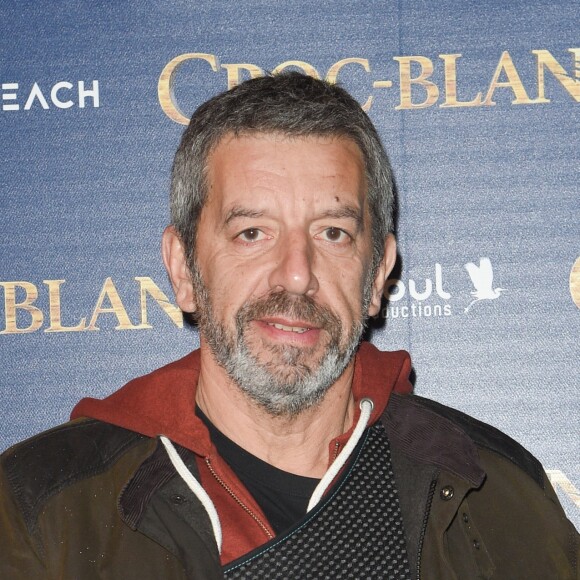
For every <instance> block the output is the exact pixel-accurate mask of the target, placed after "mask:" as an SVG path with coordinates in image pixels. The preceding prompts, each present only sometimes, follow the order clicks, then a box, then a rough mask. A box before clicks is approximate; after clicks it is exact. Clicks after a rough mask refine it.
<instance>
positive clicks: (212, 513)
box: [160, 398, 374, 554]
mask: <svg viewBox="0 0 580 580" xmlns="http://www.w3.org/2000/svg"><path fill="white" fill-rule="evenodd" d="M359 406H360V417H359V420H358V422H357V424H356V427H355V428H354V430H353V432H352V435H351V436H350V438H349V440H348V441H347V443H346V445H345V446H344V448H343V450H342V451H341V452H340V453H339V454H338V456H337V458H336V459H335V460H334V461H333V462H332V465H331V466H330V467H329V468H328V471H327V472H326V473H325V474H324V476H323V478H322V479H321V480H320V481H319V483H318V485H317V486H316V489H315V490H314V493H313V494H312V497H311V498H310V502H309V503H308V508H307V510H306V511H307V512H309V511H310V510H311V509H312V508H313V507H315V506H316V504H318V502H319V501H320V499H321V498H322V496H323V495H324V492H325V491H326V490H327V488H328V486H329V485H330V484H331V483H332V482H333V480H334V478H335V477H336V476H337V475H338V473H339V471H340V470H341V469H342V468H343V467H344V465H345V463H346V462H347V461H348V458H349V457H350V455H351V453H352V452H353V450H354V448H355V447H356V446H357V444H358V442H359V441H360V438H361V437H362V435H363V433H364V430H365V429H366V427H367V425H368V422H369V420H370V417H371V413H372V411H373V407H374V403H373V402H372V400H371V399H368V398H365V399H362V400H361V401H360V403H359ZM160 439H161V442H162V443H163V445H164V446H165V449H166V450H167V455H168V456H169V459H170V460H171V463H172V464H173V467H175V470H176V471H177V473H178V474H179V475H180V476H181V478H182V479H183V481H184V482H185V483H186V485H187V487H189V489H190V490H191V492H192V493H193V494H194V495H195V496H196V497H197V498H198V499H199V501H200V502H201V504H202V505H203V507H204V508H205V511H206V512H207V515H208V516H209V519H210V522H211V526H212V528H213V534H214V536H215V541H216V544H217V547H218V551H219V553H220V554H221V551H222V528H221V524H220V519H219V515H218V513H217V510H216V509H215V506H214V505H213V502H212V501H211V498H210V497H209V495H208V494H207V492H206V491H205V490H204V489H203V487H202V486H201V484H200V483H199V481H197V479H196V478H195V477H194V476H193V474H192V473H191V471H189V469H188V468H187V466H186V465H185V463H184V462H183V460H182V459H181V457H180V456H179V454H178V453H177V450H176V449H175V447H174V446H173V443H171V441H170V440H169V439H168V438H167V437H165V435H161V436H160Z"/></svg>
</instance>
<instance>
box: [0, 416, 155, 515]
mask: <svg viewBox="0 0 580 580" xmlns="http://www.w3.org/2000/svg"><path fill="white" fill-rule="evenodd" d="M144 440H146V438H145V437H143V436H142V435H139V434H137V433H134V432H132V431H128V430H126V429H122V428H120V427H116V426H114V425H110V424H108V423H103V422H101V421H95V420H77V421H72V422H70V423H65V424H64V425H61V426H59V427H56V428H54V429H51V430H49V431H45V432H44V433H40V434H39V435H36V436H35V437H32V438H31V439H28V440H26V441H23V442H22V443H18V444H16V445H14V446H13V447H11V448H9V449H8V450H6V451H5V452H4V453H3V454H2V455H1V456H0V467H1V470H2V472H3V475H4V478H5V480H6V482H7V485H8V487H9V489H10V491H11V493H12V495H13V496H14V501H15V502H16V504H17V505H18V507H19V510H20V512H21V513H22V515H23V517H24V519H25V521H26V522H27V523H28V524H29V525H30V523H32V522H34V521H35V520H36V516H37V515H38V512H39V510H40V509H41V507H42V505H44V504H45V502H46V501H47V500H48V499H49V498H50V497H52V496H54V495H55V494H57V493H59V491H61V490H62V489H64V488H65V487H68V486H70V485H72V484H74V483H75V482H78V481H81V480H84V479H87V478H89V477H92V476H94V475H97V474H99V473H102V472H104V471H105V470H107V469H108V468H109V467H110V466H111V465H112V464H114V463H115V462H116V461H117V460H118V459H119V458H120V457H121V456H122V455H123V454H124V453H126V452H127V451H128V450H129V449H131V448H132V447H134V446H135V445H138V444H139V443H140V442H142V441H144Z"/></svg>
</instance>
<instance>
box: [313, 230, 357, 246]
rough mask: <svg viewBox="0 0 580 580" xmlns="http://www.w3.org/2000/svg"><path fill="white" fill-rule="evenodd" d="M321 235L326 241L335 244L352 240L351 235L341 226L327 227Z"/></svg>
mask: <svg viewBox="0 0 580 580" xmlns="http://www.w3.org/2000/svg"><path fill="white" fill-rule="evenodd" d="M320 237H321V238H322V239H323V240H325V241H326V242H332V243H333V244H341V243H345V242H348V241H350V239H351V237H350V236H349V235H348V234H347V233H346V232H345V231H344V230H341V229H340V228H332V227H331V228H326V229H325V230H324V231H323V232H322V233H321V234H320Z"/></svg>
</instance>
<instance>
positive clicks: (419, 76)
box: [158, 48, 580, 125]
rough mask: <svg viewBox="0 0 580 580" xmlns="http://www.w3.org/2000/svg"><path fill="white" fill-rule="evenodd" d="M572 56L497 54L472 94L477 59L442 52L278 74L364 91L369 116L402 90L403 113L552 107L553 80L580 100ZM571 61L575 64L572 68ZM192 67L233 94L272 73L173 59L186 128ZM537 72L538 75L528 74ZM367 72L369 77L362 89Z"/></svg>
mask: <svg viewBox="0 0 580 580" xmlns="http://www.w3.org/2000/svg"><path fill="white" fill-rule="evenodd" d="M567 52H568V53H570V54H569V55H563V56H559V55H558V59H557V58H556V57H555V56H554V55H553V54H552V53H551V52H549V51H548V50H543V49H539V50H532V51H530V54H531V56H530V60H531V62H522V60H521V57H520V60H519V61H518V60H517V59H515V58H514V57H512V55H511V54H510V52H509V51H508V50H505V51H503V52H501V53H499V52H498V53H497V55H493V58H491V59H490V62H489V66H488V67H485V66H483V67H482V65H481V64H480V63H478V70H479V71H480V74H479V78H478V79H477V81H476V85H477V87H476V88H475V89H473V88H472V89H471V94H468V93H469V90H470V89H468V88H466V86H465V85H466V83H465V81H464V79H465V77H466V76H468V75H466V74H465V73H466V72H469V76H470V77H473V72H472V71H470V70H469V69H470V68H472V67H473V61H472V60H471V59H470V57H469V55H467V54H466V55H463V54H462V53H449V54H439V55H437V56H436V57H435V56H423V55H412V56H393V57H392V59H391V60H388V61H383V62H371V61H370V60H369V59H367V58H364V57H350V58H343V59H341V60H338V61H337V62H335V63H334V64H332V65H331V66H330V67H329V68H328V70H325V71H321V70H320V68H316V67H315V65H313V64H311V63H309V62H306V61H303V60H287V61H284V62H282V63H280V64H278V65H277V66H275V67H274V68H273V69H272V72H273V73H278V72H281V71H284V70H287V69H294V70H300V71H302V72H304V73H306V74H308V75H311V76H313V77H315V78H325V79H326V80H328V81H329V82H331V83H335V82H337V81H341V82H343V83H345V84H346V85H347V88H349V89H350V90H351V91H352V92H355V93H356V94H359V93H360V92H361V91H362V92H363V93H365V96H364V97H363V99H362V101H361V105H362V107H363V109H364V110H365V111H368V110H370V109H371V107H372V106H373V102H374V100H375V97H376V96H377V94H378V93H379V92H381V91H383V92H384V91H394V92H396V101H397V104H396V106H395V109H396V110H413V109H425V108H428V107H432V106H437V107H440V108H465V107H490V106H493V105H496V104H497V102H496V99H497V98H498V95H500V94H502V93H503V94H507V95H508V96H509V99H510V102H511V104H513V105H537V104H543V103H549V102H551V96H552V95H551V91H552V86H551V85H549V82H548V78H550V77H551V79H552V80H553V82H555V83H556V84H559V85H560V86H561V87H562V88H563V90H564V92H565V93H567V94H568V95H569V96H570V97H571V98H572V100H573V101H574V102H580V48H570V49H568V50H567ZM570 56H571V59H570ZM566 57H567V60H568V63H566V65H564V64H562V63H563V62H564V58H566ZM569 60H571V61H572V63H571V65H570V64H569ZM186 65H195V66H196V67H197V68H196V69H195V70H196V71H197V75H198V76H199V77H201V79H203V78H204V77H203V75H205V74H206V73H207V74H209V75H215V74H218V75H222V76H223V79H224V86H223V89H224V90H225V89H231V88H232V87H234V86H236V85H237V84H239V83H240V82H242V81H243V80H245V79H247V78H256V77H259V76H262V75H263V74H264V70H265V69H264V67H262V66H259V65H257V64H252V63H248V62H244V63H223V64H220V62H219V58H218V56H217V55H215V54H208V53H201V52H191V53H185V54H180V55H179V56H176V57H175V58H173V59H172V60H170V61H169V62H168V63H167V65H166V66H165V67H164V68H163V71H162V72H161V75H160V77H159V82H158V97H159V103H160V105H161V108H162V109H163V111H164V112H165V114H166V115H167V116H168V117H169V118H170V119H172V120H173V121H175V122H177V123H182V124H184V125H186V124H187V123H188V121H189V115H190V114H191V113H192V112H193V111H194V110H195V108H197V106H198V105H199V104H200V103H190V102H184V101H182V100H178V98H177V97H176V94H177V93H179V91H177V92H176V91H175V90H174V89H175V88H176V83H177V84H178V83H179V78H180V75H179V74H178V73H179V70H180V69H182V68H183V67H184V66H186ZM530 67H531V69H530ZM383 68H387V69H388V73H387V74H382V73H379V72H377V71H378V70H383ZM524 70H525V71H527V72H526V75H523V74H522V72H523V71H524ZM530 70H533V71H534V72H533V73H529V71H530ZM569 71H572V72H569ZM361 73H362V78H364V81H363V82H362V84H361V82H360V79H361ZM352 79H356V83H357V86H355V87H352V86H350V85H351V84H352ZM462 79H463V82H462ZM349 80H350V81H351V82H350V83H349ZM200 82H203V80H200ZM471 83H473V80H472V81H471ZM358 85H360V86H358ZM548 86H549V88H548Z"/></svg>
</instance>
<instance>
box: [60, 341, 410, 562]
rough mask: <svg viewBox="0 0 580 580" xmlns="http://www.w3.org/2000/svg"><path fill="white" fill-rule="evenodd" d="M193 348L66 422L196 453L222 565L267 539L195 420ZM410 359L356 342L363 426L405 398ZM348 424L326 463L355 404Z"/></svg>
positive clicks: (268, 530) (84, 403) (87, 404)
mask: <svg viewBox="0 0 580 580" xmlns="http://www.w3.org/2000/svg"><path fill="white" fill-rule="evenodd" d="M199 368H200V354H199V351H197V350H196V351H194V352H192V353H190V354H188V355H187V356H185V357H184V358H182V359H180V360H178V361H175V362H173V363H171V364H168V365H167V366H164V367H162V368H160V369H157V370H155V371H153V372H152V373H150V374H148V375H145V376H143V377H139V378H137V379H134V380H132V381H130V382H129V383H127V384H126V385H125V386H124V387H123V388H121V389H119V390H118V391H117V392H115V393H113V394H112V395H110V396H109V397H107V398H106V399H103V400H99V399H92V398H86V399H82V400H81V401H80V402H79V403H78V404H77V405H76V407H75V408H74V409H73V412H72V414H71V419H76V418H79V417H91V418H93V419H98V420H100V421H104V422H106V423H111V424H113V425H117V426H119V427H123V428H125V429H129V430H131V431H135V432H137V433H141V434H142V435H146V436H148V437H157V436H158V435H165V436H167V437H168V438H169V439H171V440H172V441H173V442H174V443H177V444H179V445H181V446H183V447H185V448H187V449H189V450H191V451H193V452H194V453H195V454H196V455H197V464H198V468H199V472H200V477H201V482H202V485H203V487H204V489H205V490H206V492H207V493H208V495H209V496H210V498H211V499H212V501H213V503H214V505H215V506H216V509H217V511H218V513H219V516H220V522H221V526H222V532H223V545H222V553H221V560H222V564H227V563H228V562H231V561H232V560H235V559H236V558H238V557H240V556H242V555H244V554H246V553H247V552H249V551H250V550H252V549H254V548H256V547H258V546H259V545H261V544H263V543H264V542H267V541H268V540H270V539H272V538H273V537H274V531H273V530H272V527H271V526H270V524H269V523H268V520H267V519H266V517H265V516H264V514H263V513H262V510H261V509H260V507H259V506H258V505H257V503H256V502H255V500H254V499H253V498H252V496H251V495H250V494H249V492H248V491H247V490H246V489H245V487H244V486H243V484H242V483H241V482H240V480H239V479H238V478H237V477H236V475H235V474H234V473H233V471H232V470H231V469H230V467H229V466H228V465H227V463H226V462H225V461H224V460H223V459H222V458H221V457H220V456H219V455H218V453H217V451H216V449H215V447H214V445H213V444H212V442H211V439H210V437H209V433H208V430H207V428H206V426H205V425H204V424H203V422H202V421H201V420H200V419H199V418H198V417H197V416H196V415H195V391H196V386H197V380H198V376H199ZM410 371H411V360H410V358H409V355H408V353H406V352H405V351H397V352H381V351H379V350H377V349H376V348H375V347H374V346H373V345H371V344H370V343H363V344H361V346H360V348H359V350H358V353H357V355H356V358H355V368H354V377H353V383H352V392H353V396H354V399H355V403H358V401H360V400H361V399H362V398H364V397H368V398H370V399H372V401H373V403H374V408H373V412H372V415H371V419H370V422H369V424H373V423H375V422H376V421H377V420H378V419H379V418H380V416H381V415H382V413H383V411H384V410H385V408H386V406H387V402H388V400H389V396H390V394H391V392H393V391H394V392H397V393H409V392H411V390H412V386H411V383H410V382H409V378H408V377H409V373H410ZM355 409H356V410H355V416H354V420H353V426H352V427H351V428H350V429H349V430H348V431H347V432H346V433H343V434H342V435H341V436H340V437H337V438H336V439H334V440H332V441H331V442H330V445H329V465H330V463H332V461H333V459H334V458H335V457H336V455H337V454H338V453H339V452H340V450H341V449H342V447H343V446H344V445H345V444H346V442H347V441H348V439H349V437H350V434H351V432H352V430H353V429H354V425H356V422H357V420H358V415H359V414H360V410H359V407H358V404H356V405H355Z"/></svg>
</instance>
